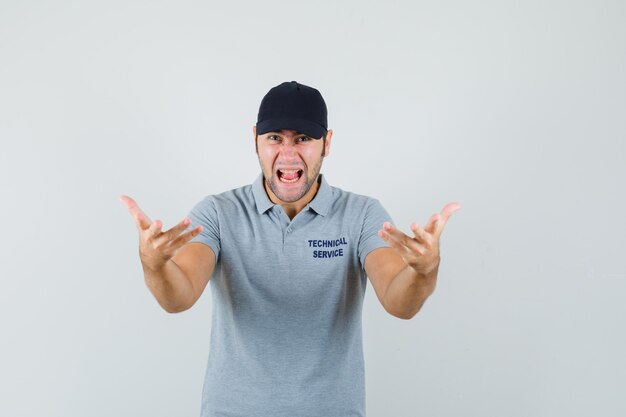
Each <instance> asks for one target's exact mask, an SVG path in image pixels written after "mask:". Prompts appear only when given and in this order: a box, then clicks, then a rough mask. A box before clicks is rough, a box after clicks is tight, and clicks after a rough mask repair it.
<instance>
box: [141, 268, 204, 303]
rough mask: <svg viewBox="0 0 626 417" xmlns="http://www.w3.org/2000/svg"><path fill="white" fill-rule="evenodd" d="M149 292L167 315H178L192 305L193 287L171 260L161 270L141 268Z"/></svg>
mask: <svg viewBox="0 0 626 417" xmlns="http://www.w3.org/2000/svg"><path fill="white" fill-rule="evenodd" d="M143 271H144V278H145V281H146V285H147V286H148V288H149V289H150V292H152V294H153V295H154V297H155V298H156V299H157V301H158V302H159V304H160V305H161V307H163V309H164V310H165V311H167V312H168V313H180V312H181V311H184V310H187V309H188V308H189V307H190V306H191V305H193V302H192V300H193V299H194V298H193V287H192V286H191V282H190V281H189V279H188V278H187V276H186V275H185V273H184V272H183V270H182V269H180V268H179V267H178V265H176V263H174V261H172V260H171V259H170V260H168V261H167V262H166V263H165V265H163V267H162V268H160V269H158V270H152V269H150V268H147V267H145V266H144V267H143Z"/></svg>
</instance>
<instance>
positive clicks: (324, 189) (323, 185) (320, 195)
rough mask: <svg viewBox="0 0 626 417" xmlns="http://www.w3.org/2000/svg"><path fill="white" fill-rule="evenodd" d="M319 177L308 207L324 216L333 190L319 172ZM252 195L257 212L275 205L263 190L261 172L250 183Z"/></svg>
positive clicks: (263, 211)
mask: <svg viewBox="0 0 626 417" xmlns="http://www.w3.org/2000/svg"><path fill="white" fill-rule="evenodd" d="M319 178H320V186H319V188H318V189H317V193H316V194H315V198H313V200H312V201H311V202H310V203H309V207H311V208H312V209H313V210H315V212H316V213H317V214H321V215H322V216H326V214H328V210H329V209H330V204H331V203H332V196H333V191H332V189H331V187H330V185H328V183H327V182H326V177H324V175H323V174H319ZM252 195H253V196H254V201H255V202H256V208H257V211H258V212H259V214H263V213H265V212H266V211H267V210H269V209H270V208H272V207H273V206H274V205H275V204H274V203H273V202H272V200H270V199H269V197H268V196H267V192H266V191H265V187H264V185H263V173H262V172H261V173H260V174H259V176H258V177H257V179H256V180H255V181H254V183H252Z"/></svg>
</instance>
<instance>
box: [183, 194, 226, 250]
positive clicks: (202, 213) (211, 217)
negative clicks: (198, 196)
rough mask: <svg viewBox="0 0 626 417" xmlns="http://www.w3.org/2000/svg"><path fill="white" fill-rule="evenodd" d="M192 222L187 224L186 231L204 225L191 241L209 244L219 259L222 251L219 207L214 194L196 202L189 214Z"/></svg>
mask: <svg viewBox="0 0 626 417" xmlns="http://www.w3.org/2000/svg"><path fill="white" fill-rule="evenodd" d="M188 216H189V218H190V219H191V224H190V225H189V226H187V229H186V230H185V232H187V231H189V230H191V229H193V228H194V227H196V226H202V232H201V233H200V234H199V235H197V236H195V237H194V238H193V239H191V240H190V241H189V242H190V243H191V242H200V243H204V244H205V245H207V246H209V247H210V248H211V249H213V252H214V253H215V259H216V260H217V259H218V256H219V253H220V248H221V245H220V229H219V221H218V216H217V208H216V206H215V199H214V198H213V197H212V196H207V197H205V198H204V199H203V200H202V201H200V202H199V203H198V204H196V205H195V206H194V207H193V208H192V209H191V211H190V212H189V214H188Z"/></svg>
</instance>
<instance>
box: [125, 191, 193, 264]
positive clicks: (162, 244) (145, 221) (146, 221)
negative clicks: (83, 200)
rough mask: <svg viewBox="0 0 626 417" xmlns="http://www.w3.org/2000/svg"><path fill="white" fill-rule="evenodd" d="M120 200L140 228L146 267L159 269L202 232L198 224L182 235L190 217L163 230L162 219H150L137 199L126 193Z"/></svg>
mask: <svg viewBox="0 0 626 417" xmlns="http://www.w3.org/2000/svg"><path fill="white" fill-rule="evenodd" d="M120 201H121V202H122V203H123V204H124V205H125V206H126V208H127V209H128V212H129V213H130V214H131V215H132V216H133V218H134V219H135V223H136V225H137V229H138V230H139V257H140V259H141V264H142V266H143V267H144V269H146V268H147V269H149V270H151V271H159V270H160V269H161V268H162V267H163V266H164V265H165V264H166V263H167V261H168V260H170V259H171V258H172V257H173V256H174V254H176V251H178V249H180V248H181V247H182V246H183V245H184V244H185V243H187V242H189V241H190V240H191V239H193V238H194V237H195V236H197V235H198V234H199V233H200V232H202V226H197V227H194V228H193V229H191V230H190V231H188V232H187V233H185V234H182V235H181V233H182V232H183V231H184V230H185V229H186V228H187V226H189V224H190V223H191V219H189V218H188V217H185V218H184V219H183V220H182V221H181V222H180V223H178V224H177V225H176V226H174V227H172V228H171V229H169V230H168V231H166V232H161V227H163V224H162V223H161V221H160V220H155V221H154V222H153V221H152V220H150V218H149V217H148V216H147V215H146V214H145V213H144V212H143V211H142V210H141V209H140V208H139V206H138V205H137V203H136V202H135V200H133V199H132V198H130V197H128V196H126V195H121V196H120Z"/></svg>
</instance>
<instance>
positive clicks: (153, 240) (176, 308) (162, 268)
mask: <svg viewBox="0 0 626 417" xmlns="http://www.w3.org/2000/svg"><path fill="white" fill-rule="evenodd" d="M120 201H121V202H122V203H123V204H124V205H125V206H126V208H127V209H128V211H129V213H130V214H131V215H132V216H133V218H134V219H135V223H136V225H137V229H138V231H139V258H140V260H141V265H142V268H143V272H144V278H145V282H146V285H147V286H148V289H149V290H150V292H152V294H153V295H154V297H155V298H156V300H157V301H158V303H159V305H161V307H162V308H163V309H164V310H165V311H167V312H168V313H179V312H181V311H185V310H187V309H189V308H191V306H193V305H194V304H195V302H196V301H197V300H198V298H200V295H201V294H202V292H203V291H204V288H205V287H206V284H207V283H208V281H209V279H210V277H211V275H212V274H213V270H214V268H215V254H214V253H213V250H212V249H211V248H209V247H208V246H207V245H204V244H203V243H198V242H193V243H188V242H189V240H191V239H192V238H193V237H195V236H197V235H198V234H199V233H200V232H201V231H202V226H197V227H195V228H193V229H191V230H190V231H188V232H187V233H184V234H182V235H181V233H182V232H183V231H184V230H185V229H186V228H187V226H188V225H189V224H190V219H189V218H185V219H183V220H182V221H181V222H180V223H178V224H177V225H176V226H174V227H172V228H171V229H169V230H167V231H165V232H162V231H161V227H162V226H163V225H162V223H161V221H160V220H155V221H154V222H153V221H151V220H150V218H149V217H148V216H147V215H146V214H145V213H144V212H143V211H142V210H141V209H140V208H139V206H138V205H137V203H136V202H135V200H133V199H132V198H130V197H128V196H125V195H122V196H120Z"/></svg>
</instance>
